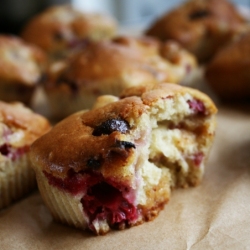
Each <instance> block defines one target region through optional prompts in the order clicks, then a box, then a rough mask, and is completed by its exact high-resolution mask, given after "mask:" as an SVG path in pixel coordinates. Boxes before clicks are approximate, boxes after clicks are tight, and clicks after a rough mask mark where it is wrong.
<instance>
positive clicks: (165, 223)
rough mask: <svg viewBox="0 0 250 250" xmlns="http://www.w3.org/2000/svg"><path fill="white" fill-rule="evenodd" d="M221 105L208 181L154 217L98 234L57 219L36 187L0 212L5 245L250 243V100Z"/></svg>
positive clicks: (0, 240)
mask: <svg viewBox="0 0 250 250" xmlns="http://www.w3.org/2000/svg"><path fill="white" fill-rule="evenodd" d="M218 108H219V113H218V116H217V124H218V125H217V132H216V137H215V142H214V145H213V148H212V151H211V154H210V157H209V160H208V163H207V166H206V173H205V177H204V180H203V182H202V184H201V185H200V186H199V187H196V188H189V189H184V190H182V189H179V190H175V191H173V193H172V197H171V199H170V202H169V203H168V204H167V205H166V206H165V209H164V210H163V211H162V212H161V213H160V215H159V216H158V217H157V218H156V219H155V220H154V221H152V222H147V223H144V224H142V225H140V226H136V227H133V228H130V229H126V230H124V231H114V232H111V233H109V234H107V235H106V236H93V235H92V234H91V233H88V232H83V231H80V230H76V229H72V228H69V227H66V226H63V225H60V224H57V223H55V222H53V220H52V217H51V215H50V213H49V211H48V210H47V208H46V207H45V205H44V204H43V201H42V200H41V197H40V195H39V193H38V192H35V193H33V194H32V195H30V196H29V197H27V198H26V199H24V200H22V201H20V202H18V203H16V204H14V205H13V206H11V207H9V208H8V209H6V210H4V211H2V212H0V249H1V250H5V249H19V250H21V249H59V250H63V249H88V250H92V249H95V250H96V249H102V250H105V249H140V250H141V249H157V250H160V249H250V106H244V107H228V106H227V107H225V106H224V107H220V106H219V107H218Z"/></svg>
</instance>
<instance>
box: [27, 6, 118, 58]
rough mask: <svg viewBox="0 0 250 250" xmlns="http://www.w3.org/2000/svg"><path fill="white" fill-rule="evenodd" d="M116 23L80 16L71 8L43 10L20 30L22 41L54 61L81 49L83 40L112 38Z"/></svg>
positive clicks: (91, 16) (95, 16)
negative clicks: (41, 51)
mask: <svg viewBox="0 0 250 250" xmlns="http://www.w3.org/2000/svg"><path fill="white" fill-rule="evenodd" d="M115 32H116V22H115V20H114V19H113V18H111V17H109V16H105V15H101V14H93V13H92V14H91V13H82V12H81V11H79V10H76V9H74V8H73V7H71V6H67V5H60V6H53V7H50V8H48V9H46V10H45V11H44V12H42V13H40V14H38V15H37V16H35V17H34V18H33V19H31V20H30V21H29V22H28V23H27V25H26V26H25V27H24V30H23V32H22V37H23V39H24V40H26V41H28V42H30V43H33V44H36V45H37V46H39V47H41V48H42V49H44V50H45V51H46V52H48V53H49V54H50V55H51V57H52V58H54V59H57V58H61V57H64V56H66V55H67V54H69V53H73V52H74V51H75V50H78V49H79V48H81V46H82V45H84V43H85V42H86V40H88V39H90V40H103V39H107V38H110V37H112V36H114V34H115Z"/></svg>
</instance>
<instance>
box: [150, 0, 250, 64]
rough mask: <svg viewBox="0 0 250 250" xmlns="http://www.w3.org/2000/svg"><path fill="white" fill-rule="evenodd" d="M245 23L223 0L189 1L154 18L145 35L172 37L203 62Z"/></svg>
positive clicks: (163, 37)
mask: <svg viewBox="0 0 250 250" xmlns="http://www.w3.org/2000/svg"><path fill="white" fill-rule="evenodd" d="M245 24H246V20H244V18H243V17H242V16H241V15H240V14H239V13H238V11H237V9H236V8H235V7H234V6H233V5H232V4H231V3H230V2H228V1H226V0H219V1H218V0H191V1H187V2H185V3H184V4H182V5H181V6H179V7H177V8H176V9H174V10H172V11H170V12H168V13H166V14H165V15H163V16H162V17H160V18H159V19H158V20H156V21H155V22H154V23H153V24H152V25H151V27H149V29H148V30H147V31H146V34H147V35H150V36H155V37H158V38H159V39H161V40H163V41H165V40H167V39H173V40H176V41H178V42H180V44H181V45H182V46H183V47H184V48H186V49H187V50H189V51H190V52H192V53H194V54H195V55H196V56H197V58H198V60H199V61H200V62H205V61H207V60H209V59H210V58H211V57H213V55H214V54H215V53H216V52H217V51H218V50H219V49H220V48H222V47H223V46H224V45H225V44H227V43H229V42H230V41H232V40H233V39H234V37H235V36H237V35H238V34H239V33H241V32H243V31H244V30H245V29H246V26H245Z"/></svg>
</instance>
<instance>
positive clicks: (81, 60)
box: [45, 37, 196, 117]
mask: <svg viewBox="0 0 250 250" xmlns="http://www.w3.org/2000/svg"><path fill="white" fill-rule="evenodd" d="M195 67H196V60H195V58H194V57H193V56H192V55H191V54H190V53H189V52H187V51H185V50H183V49H182V48H181V47H180V46H179V45H178V44H176V43H175V42H168V43H160V42H158V41H157V40H155V39H152V38H146V37H141V38H132V37H119V38H115V39H113V40H111V41H101V42H89V43H87V44H86V45H85V47H84V48H83V49H82V51H81V52H80V53H79V54H77V55H76V56H75V57H74V58H73V59H71V60H70V61H65V62H58V63H54V64H53V65H52V66H51V67H50V69H49V72H48V75H47V79H46V81H47V82H46V84H45V91H46V94H47V96H48V102H49V106H50V108H51V112H52V116H54V117H65V116H67V115H69V114H71V113H73V112H75V111H77V110H81V109H84V108H90V107H92V105H93V103H94V102H95V100H96V98H97V97H98V96H100V95H103V94H112V95H117V96H119V94H120V93H121V91H122V90H124V89H125V88H128V87H131V86H141V85H142V86H147V85H149V86H150V85H154V84H155V83H159V82H164V81H167V80H168V81H171V82H174V83H179V82H181V81H183V80H184V79H185V77H186V76H188V75H189V74H190V73H191V71H192V70H193V69H194V68H195Z"/></svg>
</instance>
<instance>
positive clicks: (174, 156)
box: [31, 84, 216, 234]
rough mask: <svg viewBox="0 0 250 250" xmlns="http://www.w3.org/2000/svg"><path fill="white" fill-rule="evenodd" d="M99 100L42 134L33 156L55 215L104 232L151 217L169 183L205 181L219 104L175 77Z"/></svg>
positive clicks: (165, 198)
mask: <svg viewBox="0 0 250 250" xmlns="http://www.w3.org/2000/svg"><path fill="white" fill-rule="evenodd" d="M130 93H132V91H131V92H130ZM99 101H100V103H99V107H98V105H96V108H95V109H93V110H91V111H87V112H81V111H80V112H78V113H75V114H73V115H71V116H69V117H68V118H66V119H64V120H63V121H61V122H60V123H58V124H57V125H56V126H55V127H54V128H53V129H52V130H51V131H50V132H49V133H48V134H46V135H44V136H43V137H41V138H40V139H38V140H37V141H36V142H35V143H34V144H33V145H32V150H31V161H32V163H33V168H34V170H35V172H36V177H37V181H38V186H39V189H40V192H41V195H42V197H43V199H44V201H45V203H46V204H47V206H48V208H49V209H50V211H51V213H52V215H53V217H54V218H55V220H57V221H59V222H62V223H65V224H68V225H71V226H74V227H77V228H81V229H86V228H88V229H90V230H92V231H93V232H94V233H96V234H105V233H107V232H108V231H109V230H110V229H124V228H126V227H130V226H134V225H137V224H140V223H143V222H144V221H148V220H151V219H153V218H154V217H155V216H157V214H158V213H159V212H160V210H161V209H162V208H163V207H164V205H165V204H166V203H167V202H168V200H169V197H170V189H171V187H187V186H190V185H191V186H196V185H198V184H199V183H200V181H201V179H202V176H203V173H204V163H205V160H206V159H207V157H208V153H209V150H210V147H211V144H212V141H213V137H214V129H215V124H214V118H215V117H214V115H215V113H216V108H215V106H214V104H213V103H212V101H211V100H210V99H209V98H208V97H207V96H206V95H204V94H202V93H200V92H198V91H196V90H192V89H188V88H184V87H180V86H178V85H174V84H162V85H159V86H157V87H154V88H152V89H151V90H148V91H145V92H143V93H142V94H141V95H140V96H131V97H124V98H123V99H120V100H116V99H115V98H107V99H106V101H105V102H103V101H101V100H100V99H99ZM109 101H110V102H109ZM108 102H109V103H108ZM104 103H107V104H104ZM103 105H104V106H103Z"/></svg>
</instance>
